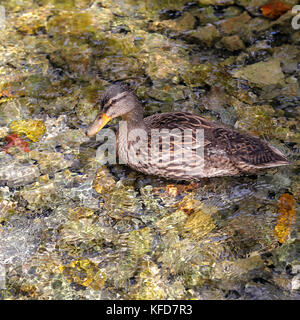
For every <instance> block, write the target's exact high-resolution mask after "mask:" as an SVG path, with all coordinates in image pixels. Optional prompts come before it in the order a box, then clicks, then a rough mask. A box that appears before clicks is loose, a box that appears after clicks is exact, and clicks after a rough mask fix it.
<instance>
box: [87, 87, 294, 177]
mask: <svg viewBox="0 0 300 320" xmlns="http://www.w3.org/2000/svg"><path fill="white" fill-rule="evenodd" d="M119 116H121V117H122V119H123V120H125V121H126V122H127V136H126V133H123V132H122V131H120V129H119V131H118V134H117V144H118V145H117V150H118V155H119V159H121V160H122V161H123V163H127V164H128V165H129V166H130V167H132V168H133V169H135V170H138V171H141V172H143V173H146V174H154V175H158V176H162V177H165V178H169V179H178V180H199V179H201V178H204V177H216V176H232V175H244V174H251V173H254V172H255V171H257V170H259V169H264V168H270V167H277V166H282V165H287V164H288V163H289V162H288V161H287V159H286V158H285V156H284V155H283V154H282V153H281V152H280V151H279V150H277V149H275V148H274V147H272V146H270V145H268V144H267V143H266V142H264V141H262V140H260V139H258V138H256V137H253V136H250V135H248V134H245V133H240V132H237V131H235V130H231V129H229V128H226V127H224V126H223V125H220V124H217V123H213V122H210V121H208V120H206V119H204V118H202V117H200V116H198V115H195V114H191V113H185V112H170V113H161V114H155V115H152V116H150V117H147V118H143V109H142V106H141V103H140V102H139V100H138V99H137V97H136V95H135V94H134V93H133V92H132V91H130V90H129V89H128V88H126V87H124V86H119V85H113V86H110V87H109V88H108V89H107V90H106V92H105V93H104V95H103V97H102V99H101V103H100V112H99V114H98V115H97V117H96V119H95V121H94V122H93V124H92V125H91V126H90V127H89V128H88V130H87V135H88V136H89V137H91V136H93V135H95V134H96V133H97V132H98V131H100V130H101V129H102V128H103V127H104V126H105V125H106V124H107V123H108V122H109V121H110V120H112V119H113V118H116V117H119ZM135 129H139V131H138V132H146V138H147V139H146V140H144V138H145V136H144V138H142V139H141V138H140V137H139V138H138V139H136V140H133V141H132V140H130V139H128V137H129V133H130V132H133V131H132V130H135ZM153 129H158V130H153ZM163 129H164V130H166V129H167V130H172V132H174V130H173V129H177V131H176V132H175V135H174V134H173V135H171V139H170V141H171V142H170V143H169V145H168V147H169V151H170V152H166V149H163V140H162V138H161V137H160V138H159V139H158V140H156V142H157V143H156V145H155V143H153V141H154V140H155V139H153V137H154V136H157V135H158V134H159V133H158V131H160V132H161V131H162V130H163ZM178 129H179V131H178ZM188 129H189V130H188ZM198 131H200V132H202V133H203V135H202V137H203V139H202V143H200V144H199V143H198V145H197V143H196V144H195V141H198V140H196V132H198ZM178 132H179V134H180V138H179V139H176V137H177V138H178ZM182 133H183V136H184V138H183V136H182ZM186 135H187V136H186ZM172 137H173V138H172ZM151 138H152V147H153V148H152V150H151V151H150V149H151ZM188 138H190V140H191V141H192V147H190V148H189V147H186V145H185V141H188V140H189V139H188ZM141 142H142V144H141ZM134 146H136V148H135V149H134ZM188 146H191V143H190V144H189V145H188ZM201 146H202V147H203V148H201ZM132 148H133V149H132ZM187 149H190V150H191V152H190V153H188V157H187V156H185V157H183V158H182V157H181V158H180V159H181V161H177V160H178V158H176V154H180V155H182V153H183V150H185V151H186V150H187ZM200 149H201V150H202V152H201V150H200ZM133 150H134V152H133V153H132V151H133ZM153 150H156V151H153ZM199 150H200V152H199ZM185 151H184V152H185ZM170 154H171V156H170ZM141 155H144V157H141ZM145 155H146V157H145ZM137 159H138V161H137ZM149 159H150V160H149ZM151 159H152V160H155V161H151Z"/></svg>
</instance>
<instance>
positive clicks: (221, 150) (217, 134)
mask: <svg viewBox="0 0 300 320" xmlns="http://www.w3.org/2000/svg"><path fill="white" fill-rule="evenodd" d="M145 123H146V125H147V126H148V127H149V128H151V129H152V128H153V129H160V130H161V129H169V130H172V129H178V128H179V129H181V130H184V129H192V130H197V129H203V132H204V141H203V143H204V158H205V166H206V167H207V168H209V167H217V168H223V169H224V170H225V171H226V170H227V169H228V170H227V171H228V173H229V174H230V172H231V171H232V174H237V173H245V172H247V173H248V172H251V171H255V170H256V169H263V168H269V167H276V166H281V165H287V164H289V162H288V160H287V159H286V157H285V156H284V155H283V154H282V153H281V152H280V151H279V150H277V149H276V148H274V147H272V146H270V145H269V144H267V143H266V142H264V141H262V140H261V139H259V138H256V137H254V136H251V135H248V134H246V133H240V132H238V131H235V130H232V129H230V128H227V127H225V126H222V125H220V124H217V123H214V122H211V121H208V120H206V119H205V118H202V117H200V116H198V115H195V114H190V113H184V112H174V113H162V114H156V115H153V116H150V117H147V118H145ZM201 146H203V144H202V145H201ZM185 147H187V145H185ZM191 148H193V149H194V148H195V135H194V134H193V139H192V145H191ZM223 169H222V170H223ZM207 170H209V169H207ZM218 170H219V169H218ZM213 171H214V170H213ZM223 174H224V172H223V171H222V175H223ZM213 175H215V174H213ZM217 175H219V174H217Z"/></svg>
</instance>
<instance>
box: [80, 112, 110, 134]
mask: <svg viewBox="0 0 300 320" xmlns="http://www.w3.org/2000/svg"><path fill="white" fill-rule="evenodd" d="M111 119H112V117H109V116H108V115H106V114H105V113H100V114H98V115H97V118H96V119H95V121H94V122H93V123H92V125H91V126H90V127H89V128H88V130H87V132H86V134H87V135H88V136H89V137H91V136H94V135H95V134H96V133H97V132H99V131H100V130H101V129H102V128H103V127H104V126H105V125H106V124H107V123H108V122H109V121H110V120H111Z"/></svg>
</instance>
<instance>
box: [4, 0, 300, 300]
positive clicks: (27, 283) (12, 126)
mask: <svg viewBox="0 0 300 320" xmlns="http://www.w3.org/2000/svg"><path fill="white" fill-rule="evenodd" d="M267 2H268V1H264V0H261V1H244V0H223V1H215V0H198V1H194V2H188V1H170V0H169V1H163V0H151V1H150V0H148V1H131V0H124V1H117V2H115V1H110V0H102V1H93V0H73V1H72V0H70V1H60V0H36V1H33V0H24V1H17V0H15V1H6V0H4V1H1V0H0V9H1V10H2V11H1V10H0V12H2V13H5V15H2V18H3V16H5V24H3V19H2V20H1V18H0V28H1V33H0V53H1V56H0V147H1V151H0V297H1V299H12V300H16V299H299V298H300V294H299V289H300V281H299V273H300V262H299V257H300V247H299V246H300V238H299V226H300V224H299V223H300V222H299V202H300V179H299V150H300V132H299V127H300V126H299V120H300V115H299V111H300V104H299V102H300V90H299V76H300V74H299V71H300V69H299V61H300V60H299V59H300V49H299V41H300V38H299V35H300V31H296V30H294V29H293V28H292V26H291V20H292V17H293V16H292V14H291V11H287V12H285V13H283V12H282V13H281V15H280V17H278V18H272V19H271V18H268V17H264V16H263V15H262V11H261V10H260V9H259V8H260V7H261V6H263V5H265V4H266V3H267ZM216 3H218V5H216ZM285 3H287V4H289V5H290V6H291V7H292V6H293V5H295V4H297V1H294V0H286V2H285ZM1 22H2V24H1ZM116 81H121V82H125V83H128V84H129V85H130V86H131V87H132V88H133V89H134V90H135V91H136V92H137V95H138V97H139V99H140V100H141V101H142V102H143V108H144V113H145V115H147V116H148V115H152V114H155V113H157V112H166V111H187V112H193V113H196V114H201V115H203V116H205V117H207V118H208V119H211V120H214V121H219V122H221V123H224V124H226V125H228V126H230V127H234V128H236V129H239V130H242V131H245V132H248V133H251V134H254V135H256V136H259V137H260V138H262V139H264V140H266V141H268V142H269V143H271V144H272V145H274V146H275V147H277V148H278V149H279V150H281V151H282V152H283V153H284V154H286V155H287V156H288V158H289V160H291V165H289V166H287V167H281V168H274V169H269V170H266V171H263V172H260V173H258V174H257V175H252V176H247V177H220V178H213V179H203V181H201V182H200V183H199V185H197V186H193V185H190V184H188V183H178V182H174V181H167V180H164V179H161V178H157V177H150V176H146V175H143V174H141V173H138V172H136V171H133V170H131V169H130V168H128V167H126V166H123V165H107V166H101V165H100V164H99V163H98V162H97V161H96V158H95V156H96V149H97V147H98V146H99V142H97V141H96V139H95V138H91V139H88V138H87V137H86V136H85V130H86V128H87V126H88V125H89V124H90V123H91V121H92V120H93V119H94V117H95V115H96V113H97V105H96V102H97V100H98V99H99V97H100V96H101V94H102V93H103V91H104V89H105V87H106V86H107V85H109V83H112V82H116ZM24 120H26V121H24ZM109 126H110V127H111V128H113V129H116V127H117V122H116V121H113V122H112V123H111V124H110V125H109ZM12 133H16V134H18V135H19V137H20V138H19V140H17V141H19V142H18V143H19V147H15V146H13V144H14V143H16V140H13V139H12V141H13V142H12V144H11V145H9V140H7V139H8V138H7V136H9V135H10V134H12ZM20 139H21V140H20ZM5 150H6V152H5ZM27 151H29V152H27Z"/></svg>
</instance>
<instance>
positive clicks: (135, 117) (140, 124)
mask: <svg viewBox="0 0 300 320" xmlns="http://www.w3.org/2000/svg"><path fill="white" fill-rule="evenodd" d="M122 120H123V121H126V122H127V127H128V129H129V130H132V129H144V130H147V126H146V124H145V121H144V115H143V108H142V106H141V104H138V105H137V106H136V107H135V108H134V109H132V110H131V111H130V112H128V113H126V114H124V115H123V116H122Z"/></svg>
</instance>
